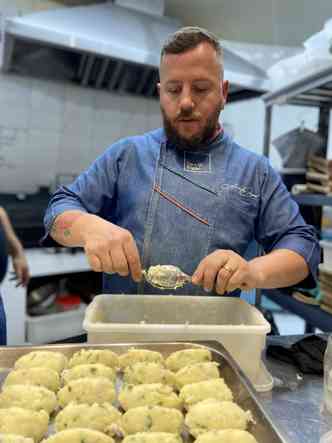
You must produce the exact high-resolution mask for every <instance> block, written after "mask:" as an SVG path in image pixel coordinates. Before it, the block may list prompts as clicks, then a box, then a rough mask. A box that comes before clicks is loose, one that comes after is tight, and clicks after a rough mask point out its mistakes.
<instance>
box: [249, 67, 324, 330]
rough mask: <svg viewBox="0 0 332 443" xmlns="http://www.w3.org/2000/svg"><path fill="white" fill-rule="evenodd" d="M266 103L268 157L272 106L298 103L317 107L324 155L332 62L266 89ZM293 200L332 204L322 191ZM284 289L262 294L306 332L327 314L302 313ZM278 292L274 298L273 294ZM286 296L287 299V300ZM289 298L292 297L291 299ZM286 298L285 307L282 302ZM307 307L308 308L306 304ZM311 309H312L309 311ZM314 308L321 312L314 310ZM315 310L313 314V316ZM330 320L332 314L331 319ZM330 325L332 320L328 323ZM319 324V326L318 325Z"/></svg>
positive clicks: (297, 196) (296, 197)
mask: <svg viewBox="0 0 332 443" xmlns="http://www.w3.org/2000/svg"><path fill="white" fill-rule="evenodd" d="M262 99H263V101H264V104H265V132H264V146H263V153H264V155H266V156H267V157H269V154H270V144H271V126H272V113H273V106H274V105H283V104H288V105H298V106H309V107H316V108H318V110H319V122H318V131H319V133H320V135H321V136H322V137H323V139H324V142H325V143H324V146H325V152H324V154H325V155H326V152H327V143H328V134H329V122H330V111H331V108H332V61H331V65H330V66H328V67H325V68H324V69H320V70H317V71H315V72H314V73H310V74H308V75H307V76H305V77H302V78H300V79H298V80H297V81H294V82H292V83H290V84H288V85H286V86H283V87H281V88H280V89H278V90H276V91H273V92H269V93H267V94H264V95H263V96H262ZM293 197H294V199H295V200H296V201H297V202H298V203H299V204H301V205H310V206H332V196H330V195H328V196H325V195H321V194H305V193H303V194H298V195H295V196H293ZM285 292H287V291H282V290H281V291H280V290H279V291H266V290H264V295H266V296H267V297H269V293H270V295H271V299H272V300H273V301H275V302H277V303H278V300H279V301H280V305H281V306H283V305H284V307H287V308H288V309H289V310H291V311H292V310H293V312H294V313H296V314H297V315H300V316H301V317H302V318H303V319H304V320H305V322H306V331H307V332H309V331H311V330H312V328H313V327H314V326H317V321H318V320H317V316H318V317H319V318H320V317H324V321H325V320H326V319H327V317H330V316H329V315H328V314H327V313H325V312H323V311H321V310H319V309H318V308H316V310H312V308H311V307H310V309H311V310H310V309H309V308H308V309H306V312H305V315H304V313H303V312H302V311H301V309H299V306H298V305H297V306H293V304H294V303H293V304H292V306H290V305H289V302H290V301H292V302H293V299H291V296H290V295H289V294H288V295H287V294H286V293H285ZM276 293H277V294H278V296H277V297H276V296H275V294H276ZM260 298H261V291H258V294H257V295H256V304H258V305H259V304H260V301H261V300H260ZM286 299H287V300H286ZM290 299H291V300H290ZM286 301H287V303H286V304H287V306H285V303H284V302H286ZM306 308H307V307H306ZM312 311H313V312H312ZM317 311H321V313H320V312H317ZM313 313H314V315H313ZM330 321H331V322H332V316H331V320H330ZM331 324H332V323H331ZM319 326H320V327H322V326H321V325H319ZM323 329H324V328H323Z"/></svg>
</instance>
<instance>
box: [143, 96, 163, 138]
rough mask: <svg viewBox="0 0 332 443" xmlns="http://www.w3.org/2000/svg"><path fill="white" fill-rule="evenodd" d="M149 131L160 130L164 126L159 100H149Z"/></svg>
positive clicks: (147, 123)
mask: <svg viewBox="0 0 332 443" xmlns="http://www.w3.org/2000/svg"><path fill="white" fill-rule="evenodd" d="M146 118H147V122H146V129H147V131H152V130H153V129H157V128H160V127H161V126H162V117H161V111H160V106H159V101H158V100H149V102H148V106H147V116H146Z"/></svg>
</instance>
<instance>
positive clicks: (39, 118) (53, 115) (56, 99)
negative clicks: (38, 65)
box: [29, 80, 65, 132]
mask: <svg viewBox="0 0 332 443" xmlns="http://www.w3.org/2000/svg"><path fill="white" fill-rule="evenodd" d="M64 103H65V85H64V84H62V83H55V82H50V81H45V80H32V92H31V108H30V118H29V128H30V129H32V130H34V129H39V130H40V129H42V130H48V131H58V132H60V131H61V130H62V128H63V124H64V120H63V119H64Z"/></svg>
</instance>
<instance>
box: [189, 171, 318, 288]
mask: <svg viewBox="0 0 332 443" xmlns="http://www.w3.org/2000/svg"><path fill="white" fill-rule="evenodd" d="M265 166H266V169H265V173H264V176H263V177H264V180H263V182H262V185H261V201H260V211H259V214H258V217H257V223H256V227H255V238H256V240H257V241H258V243H260V244H261V245H262V246H263V248H264V251H265V253H266V254H265V255H264V256H261V257H257V258H254V259H253V260H250V261H247V260H245V259H243V258H242V257H241V256H240V255H239V254H237V253H236V252H234V251H231V250H222V249H219V250H216V251H214V252H213V253H211V254H209V255H208V256H207V257H205V258H204V259H203V260H202V261H201V262H200V264H199V265H198V267H197V269H196V270H195V272H194V275H193V283H194V284H198V285H201V286H203V287H204V289H205V290H206V291H211V290H212V289H213V288H214V287H215V288H216V292H217V293H219V294H224V292H225V291H227V292H231V291H234V290H235V289H238V288H239V289H242V290H250V289H254V288H262V289H273V288H282V287H287V286H292V285H295V284H299V283H300V284H301V286H308V287H313V286H314V285H315V277H316V274H317V268H318V263H319V261H320V253H319V251H320V249H319V243H318V241H317V238H316V235H315V231H314V228H313V227H312V226H309V225H307V224H306V223H305V222H304V220H303V218H302V216H301V215H300V213H299V208H298V206H297V204H296V203H295V201H294V200H293V199H292V198H291V197H290V195H289V193H288V191H287V189H286V187H285V185H284V184H283V183H282V181H281V178H280V176H279V175H278V174H277V173H276V172H275V171H274V170H273V169H272V168H271V167H270V166H269V165H268V164H267V163H265Z"/></svg>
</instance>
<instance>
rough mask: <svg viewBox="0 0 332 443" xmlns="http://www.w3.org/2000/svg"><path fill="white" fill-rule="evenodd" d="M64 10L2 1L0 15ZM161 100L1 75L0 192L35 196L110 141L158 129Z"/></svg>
mask: <svg viewBox="0 0 332 443" xmlns="http://www.w3.org/2000/svg"><path fill="white" fill-rule="evenodd" d="M59 6H60V7H63V5H61V4H59V3H56V2H54V1H48V0H0V12H1V11H8V8H12V9H13V8H14V9H15V8H16V12H17V11H18V12H22V13H28V12H29V11H32V10H34V11H35V10H38V9H45V8H47V7H49V8H53V7H59ZM160 123H161V118H160V111H159V103H158V101H157V100H152V99H149V100H148V99H144V98H138V97H134V96H126V95H115V94H111V93H109V92H106V91H102V90H95V89H92V88H91V89H90V88H83V87H79V86H75V85H72V84H70V83H57V82H54V81H44V80H38V79H33V78H26V77H22V76H16V75H13V74H6V75H4V74H0V193H6V192H9V193H18V192H26V193H33V192H36V191H37V190H38V187H39V186H53V185H54V182H55V178H56V175H73V174H77V173H79V172H80V171H81V170H82V169H84V168H86V167H87V166H88V165H89V163H90V162H91V161H92V160H93V159H94V158H95V157H96V156H97V155H99V154H101V153H102V152H103V151H104V150H105V149H106V148H107V147H108V146H109V145H110V144H111V143H112V142H114V141H116V140H117V139H119V138H121V137H124V136H127V135H133V134H139V133H143V132H145V131H147V130H149V129H153V128H156V127H158V126H160Z"/></svg>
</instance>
